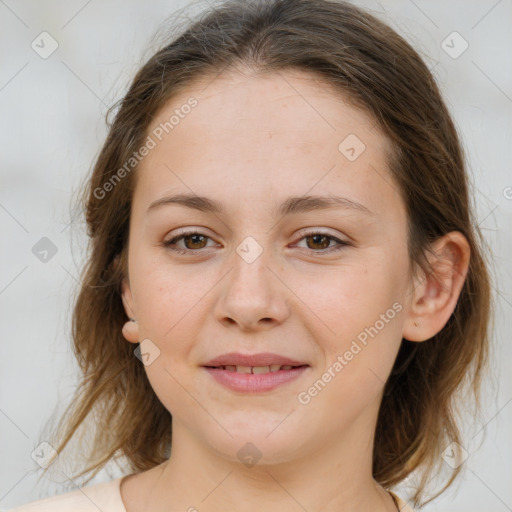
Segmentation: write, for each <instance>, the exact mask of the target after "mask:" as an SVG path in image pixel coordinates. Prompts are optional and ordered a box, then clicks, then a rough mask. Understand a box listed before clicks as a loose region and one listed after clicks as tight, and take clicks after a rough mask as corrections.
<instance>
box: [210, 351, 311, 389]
mask: <svg viewBox="0 0 512 512" xmlns="http://www.w3.org/2000/svg"><path fill="white" fill-rule="evenodd" d="M309 367H310V366H309V364H307V363H305V362H301V361H295V360H292V359H289V358H287V357H283V356H279V355H277V354H269V353H265V354H253V355H245V354H236V353H231V354H224V355H223V356H219V357H217V358H215V359H213V360H211V361H209V362H208V363H206V364H204V365H203V368H204V369H205V370H206V371H207V372H208V373H209V374H210V376H211V377H213V379H214V380H215V381H216V382H218V383H219V384H221V385H223V386H224V387H226V388H228V389H230V390H232V391H237V392H241V393H258V392H265V391H271V390H273V389H276V388H277V387H280V386H282V385H284V384H286V383H288V382H291V381H293V380H295V379H296V378H298V377H299V376H301V375H302V374H303V373H304V372H305V371H306V370H307V369H308V368H309Z"/></svg>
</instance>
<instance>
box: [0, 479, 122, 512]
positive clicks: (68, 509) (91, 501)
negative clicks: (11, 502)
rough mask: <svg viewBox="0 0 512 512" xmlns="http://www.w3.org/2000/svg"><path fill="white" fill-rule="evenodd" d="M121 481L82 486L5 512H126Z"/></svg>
mask: <svg viewBox="0 0 512 512" xmlns="http://www.w3.org/2000/svg"><path fill="white" fill-rule="evenodd" d="M120 481H121V479H120V478H118V479H116V480H112V481H110V482H104V483H100V484H94V485H89V486H84V487H82V488H80V489H76V490H74V491H70V492H67V493H64V494H59V495H57V496H51V497H48V498H42V499H39V500H36V501H31V502H30V503H26V504H25V505H21V506H19V507H16V508H14V509H11V510H9V511H7V512H47V511H48V512H49V511H52V512H97V511H98V508H99V509H100V510H103V511H104V512H126V510H125V508H124V506H123V502H122V500H121V496H120V494H119V484H120Z"/></svg>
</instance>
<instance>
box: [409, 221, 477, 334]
mask: <svg viewBox="0 0 512 512" xmlns="http://www.w3.org/2000/svg"><path fill="white" fill-rule="evenodd" d="M427 258H428V260H429V264H430V270H429V271H428V272H426V273H425V272H423V273H422V275H421V277H420V278H419V280H418V281H417V282H416V283H415V287H414V288H413V290H412V291H411V292H410V293H411V300H410V306H409V308H408V313H407V316H406V318H405V320H404V328H403V332H402V336H403V337H404V338H405V339H407V340H409V341H425V340H428V339H430V338H432V337H433V336H435V335H436V334H437V333H438V332H439V331H441V330H442V328H443V327H444V326H445V325H446V323H447V322H448V319H449V318H450V316H451V315H452V313H453V311H454V309H455V306H456V305H457V301H458V299H459V295H460V292H461V290H462V287H463V285H464V281H465V279H466V275H467V271H468V267H469V258H470V248H469V243H468V241H467V240H466V238H465V237H464V235H463V234H462V233H459V232H458V231H453V232H450V233H448V234H446V235H444V236H443V237H441V238H439V239H437V240H436V241H435V242H434V243H433V244H432V246H431V251H430V252H429V254H428V255H427Z"/></svg>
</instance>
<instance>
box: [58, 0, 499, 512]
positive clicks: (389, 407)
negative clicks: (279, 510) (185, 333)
mask: <svg viewBox="0 0 512 512" xmlns="http://www.w3.org/2000/svg"><path fill="white" fill-rule="evenodd" d="M239 67H250V68H251V69H253V70H255V71H257V72H259V71H260V72H276V71H280V70H286V69H298V70H302V71H307V72H309V73H314V74H315V75H316V76H317V77H321V78H322V79H323V81H324V83H326V84H328V85H330V86H333V87H334V88H335V90H337V91H339V93H340V96H342V97H343V98H345V99H346V98H348V99H349V100H350V101H351V102H352V103H353V104H354V105H356V106H358V107H360V108H363V109H365V110H366V111H368V112H369V113H370V114H371V115H372V116H373V117H374V118H375V120H376V122H377V124H378V126H379V127H380V129H381V130H382V132H383V133H384V134H385V135H386V136H387V137H388V139H389V140H390V141H391V143H392V146H393V157H392V161H391V162H390V165H389V169H390V172H391V173H392V175H393V177H394V180H395V182H396V184H397V185H398V188H399V190H400V192H401V194H402V197H403V199H404V202H405V205H406V209H407V213H408V224H409V233H408V244H409V254H410V258H411V262H414V263H416V264H418V265H419V266H420V267H421V268H423V269H424V270H426V271H428V266H427V263H426V260H425V254H426V252H427V251H428V249H429V244H430V243H431V242H432V241H434V240H436V239H437V238H438V237H440V236H442V235H444V234H446V233H448V232H450V231H454V230H455V231H459V232H461V233H462V234H463V235H464V236H465V237H466V238H467V240H468V242H469V245H470V249H471V260H470V265H469V271H468V274H467V277H466V280H465V283H464V286H463V289H462V292H461V294H460V298H459V301H458V303H457V306H456V308H455V311H454V313H453V314H452V316H451V317H450V319H449V320H448V322H447V324H446V326H445V327H444V328H443V329H442V330H441V332H439V333H438V334H437V335H436V336H434V337H433V338H432V339H431V340H429V341H427V342H424V343H411V342H409V341H407V340H402V344H401V347H400V350H399V353H398V356H397V359H396V362H395V364H394V367H393V370H392V372H391V375H390V377H389V379H388V381H387V382H386V385H385V389H384V396H383V400H382V404H381V407H380V412H379V417H378V422H377V427H376V434H375V442H374V452H373V476H374V478H375V479H376V480H377V482H379V483H380V484H381V485H383V486H385V487H391V486H393V485H395V484H397V483H398V482H400V481H401V480H403V479H404V478H405V477H407V476H408V475H409V474H410V473H411V472H412V471H414V470H416V469H417V468H421V469H423V472H422V473H421V474H422V478H421V481H420V482H419V484H418V485H417V487H416V489H415V494H414V496H413V500H414V503H415V504H416V505H417V504H418V503H419V502H420V498H421V497H422V496H423V493H424V491H425V485H426V483H427V482H428V480H429V479H430V477H431V476H432V475H433V474H435V469H436V468H438V467H439V465H440V464H442V459H441V457H440V454H441V452H442V451H443V450H444V449H445V448H446V446H447V445H448V444H450V443H451V442H453V441H455V442H459V443H461V441H460V433H459V427H458V422H457V415H456V411H457V409H456V405H457V403H458V402H457V400H460V398H461V397H460V396H459V395H460V393H459V392H460V391H461V390H462V389H466V387H467V389H468V390H470V391H471V392H472V396H473V397H474V398H475V403H476V404H477V405H479V393H480V388H481V380H482V376H483V370H484V367H485V363H486V361H487V358H488V351H489V349H488V340H489V333H488V323H489V319H490V302H491V296H490V280H489V274H488V271H487V268H486V264H485V261H484V258H483V253H482V247H483V241H482V237H481V234H480V232H479V230H478V227H477V225H476V222H475V221H474V218H473V216H472V207H471V204H470V197H469V191H468V177H467V175H466V170H465V163H464V158H463V153H462V149H461V145H460V142H459V138H458V135H457V132H456V129H455V127H454V124H453V122H452V120H451V118H450V115H449V113H448V110H447V108H446V106H445V104H444V102H443V100H442V98H441V95H440V92H439V89H438V87H437V85H436V83H435V81H434V79H433V77H432V75H431V73H430V72H429V70H428V68H427V66H426V65H425V64H424V62H423V61H422V59H421V58H420V56H419V55H418V54H417V53H416V51H414V50H413V49H412V48H411V46H410V45H409V44H408V43H407V42H406V41H405V40H404V39H403V38H402V37H400V36H399V35H398V34H397V33H395V32H394V31H393V30H392V29H391V28H389V27H388V26H387V25H386V24H384V23H382V22H381V21H379V20H377V19H376V18H374V17H373V16H372V15H370V14H368V13H366V12H364V11H362V10H360V9H359V8H356V7H354V6H353V5H351V4H349V3H346V2H343V1H334V0H332V1H329V0H293V1H292V0H270V1H247V0H235V1H228V2H225V3H223V4H221V5H219V6H217V7H216V8H214V9H211V10H209V11H207V12H205V13H202V14H201V16H200V17H199V18H198V19H196V20H194V21H193V22H192V23H190V24H189V26H188V27H187V28H186V30H184V31H183V32H182V33H181V34H179V35H178V36H176V37H175V38H174V40H173V41H172V42H170V43H168V44H167V45H166V46H165V47H164V48H162V49H161V50H160V51H158V52H157V53H156V54H155V55H154V56H153V57H152V58H150V59H149V61H148V62H147V63H146V64H145V65H144V66H143V67H142V68H141V69H140V71H139V72H138V73H137V75H136V77H135V79H134V80H133V83H132V85H131V87H130V89H129V91H128V93H127V94H126V95H125V97H124V98H123V99H122V100H121V102H120V103H119V105H116V108H118V110H117V112H116V114H115V119H114V120H113V122H112V123H111V124H110V125H109V128H110V131H109V134H108V137H107V140H106V142H105V144H104V146H103V148H102V150H101V152H100V154H99V156H98V159H97V161H96V164H95V167H94V170H93V173H92V176H91V177H90V180H89V182H88V184H87V187H86V188H85V189H84V191H83V193H84V196H83V198H82V200H83V201H84V206H85V212H86V221H87V227H88V234H89V236H90V254H89V255H88V260H87V264H86V266H85V268H84V270H83V274H82V276H81V288H80V290H79V294H78V296H77V300H76V304H75V307H74V311H73V322H72V334H73V342H74V352H75V355H76V357H77V360H78V362H79V364H80V367H81V370H82V372H83V377H82V379H81V382H80V385H79V387H78V390H77V391H76V396H75V399H74V400H73V402H72V404H71V405H70V406H69V407H68V408H67V409H66V414H65V415H63V416H62V418H61V420H60V423H59V427H58V429H57V432H58V435H56V439H58V444H56V445H54V446H56V447H57V451H58V452H61V450H63V448H64V447H66V445H67V444H68V442H69V441H70V440H71V439H72V438H73V436H76V435H77V433H78V431H79V428H80V427H83V425H84V422H85V420H86V419H88V418H93V426H92V427H91V430H92V429H94V428H95V429H96V430H95V433H94V435H93V437H92V445H91V446H90V448H88V452H87V460H88V465H87V466H86V467H85V469H83V470H82V471H81V472H80V473H79V474H78V475H77V476H82V475H85V474H87V473H90V472H94V473H93V475H92V476H91V478H92V477H93V476H94V475H96V474H97V472H98V471H99V470H100V469H101V468H102V467H103V466H104V465H105V464H106V463H107V462H108V461H109V460H110V459H112V458H114V459H116V458H117V457H119V456H123V457H125V458H126V460H127V461H128V463H129V465H130V467H131V468H132V469H133V470H135V471H143V470H146V469H149V468H151V467H153V466H155V465H157V464H160V463H162V462H163V461H164V460H166V459H167V458H168V456H169V449H170V442H171V424H172V422H171V415H170V413H169V412H168V411H167V410H166V409H165V408H164V406H163V405H162V404H161V403H160V401H159V400H158V398H157V396H156V395H155V393H154V392H153V390H152V388H151V386H150V384H149V381H148V379H147V377H146V373H145V371H144V367H143V365H142V364H141V362H140V361H139V360H138V359H137V358H136V357H134V354H133V345H132V344H130V343H128V342H126V340H125V339H124V338H123V336H122V333H121V330H122V327H123V325H124V323H125V322H126V321H127V318H126V314H125V311H124V309H123V306H122V302H121V298H120V282H121V279H122V277H123V276H124V275H125V272H126V269H127V266H126V257H127V248H128V247H127V245H128V244H127V240H128V232H129V219H130V211H131V200H132V196H133V191H134V186H135V177H136V168H134V170H133V171H132V172H129V173H127V174H126V176H125V177H123V179H121V180H118V182H116V184H115V186H114V187H111V190H109V192H108V193H103V192H102V193H99V192H98V191H101V190H103V191H105V190H106V188H105V187H104V185H105V183H106V182H108V181H109V180H112V179H113V177H114V175H115V174H116V172H117V171H118V170H119V169H120V168H122V167H123V165H124V164H125V163H126V162H127V161H128V160H129V159H130V157H131V156H132V155H133V153H134V152H136V151H137V150H138V149H139V148H140V147H141V146H142V145H143V143H144V141H145V139H146V137H147V135H148V133H147V131H148V126H149V123H150V122H151V120H152V119H153V118H154V116H155V115H156V114H157V113H158V112H159V110H160V109H162V107H163V106H164V105H166V104H167V103H168V101H169V100H170V99H171V98H172V97H173V96H175V95H176V94H177V93H178V92H181V91H183V90H186V88H187V87H188V86H190V85H191V84H192V82H193V81H194V80H198V79H202V78H205V77H208V76H214V75H215V74H219V73H222V72H225V71H232V70H236V69H237V68H239ZM117 259H119V262H120V264H119V265H117V264H116V261H117ZM469 383H471V385H470V386H469ZM466 385H468V386H466ZM456 399H457V400H456ZM459 471H460V467H459V468H457V469H455V470H454V471H453V473H452V474H451V475H450V478H449V479H448V481H447V483H446V485H445V486H444V487H443V488H442V490H441V491H440V492H438V493H437V494H436V496H438V495H439V494H440V493H441V492H443V491H444V490H445V489H446V488H447V487H448V486H449V485H450V484H451V483H452V482H453V480H454V478H455V477H456V475H457V474H458V473H459ZM89 480H90V479H89ZM89 480H87V481H89ZM431 499H433V498H431ZM428 501H430V500H428Z"/></svg>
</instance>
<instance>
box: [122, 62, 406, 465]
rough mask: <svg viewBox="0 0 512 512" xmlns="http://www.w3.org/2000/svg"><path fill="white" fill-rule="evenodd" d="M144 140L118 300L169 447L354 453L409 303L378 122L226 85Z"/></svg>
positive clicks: (274, 84) (294, 88) (300, 90)
mask: <svg viewBox="0 0 512 512" xmlns="http://www.w3.org/2000/svg"><path fill="white" fill-rule="evenodd" d="M207 84H208V85H207ZM187 105H188V107H187ZM173 116H174V117H173ZM166 123H167V124H166ZM148 135H149V136H150V138H151V141H150V140H149V139H148V140H147V148H148V151H147V153H148V154H147V155H146V156H145V157H144V158H143V159H142V161H141V164H140V166H139V168H138V170H137V173H138V182H137V185H136V190H135V193H134V198H133V206H132V215H131V224H130V241H129V253H128V254H129V256H128V258H129V265H128V271H129V282H128V281H125V283H124V286H123V300H124V303H125V307H126V309H127V313H128V314H129V315H130V316H134V317H135V318H136V319H137V324H136V326H137V327H136V328H137V329H138V334H137V336H136V337H134V338H132V339H130V341H133V342H137V341H139V340H145V341H144V342H143V343H142V344H141V347H142V352H143V354H145V355H144V356H143V359H144V362H145V369H146V371H147V375H148V378H149V380H150V382H151V385H152V387H153V389H154V390H155V392H156V394H157V395H158V397H159V399H160V400H161V402H162V403H163V404H164V406H165V407H166V408H167V409H168V410H169V411H170V412H171V414H172V416H173V434H174V435H175V436H179V435H180V432H182V433H184V432H187V434H186V435H187V436H189V439H193V440H194V442H195V443H197V445H200V446H202V447H206V448H208V449H210V448H211V449H213V450H214V451H215V452H216V453H218V454H222V456H224V457H225V458H228V459H232V460H236V459H237V458H238V459H240V460H242V458H246V457H247V456H249V458H251V457H252V459H254V460H255V461H256V460H257V459H259V457H260V456H261V457H262V459H261V461H262V462H268V463H275V462H279V461H281V462H282V461H288V460H293V459H296V458H297V457H302V456H306V455H307V454H308V453H311V452H312V451H313V450H314V451H318V450H321V449H326V447H327V448H328V449H333V448H334V445H336V444H337V443H347V442H350V443H351V447H352V448H351V449H353V450H366V451H367V450H368V439H369V438H370V436H372V435H373V430H374V427H375V420H376V417H377V412H378V407H379V404H380V401H381V397H382V390H383V387H384V383H385V381H386V379H387V377H388V375H389V372H390V370H391V368H392V365H393V362H394V360H395V357H396V354H397V351H398V348H399V346H400V343H401V340H402V329H403V325H404V317H405V315H406V313H407V308H408V303H407V300H408V297H409V296H410V290H411V284H410V269H409V263H408V254H407V239H406V235H407V219H406V212H405V208H404V204H403V201H402V199H401V197H400V195H399V193H398V187H397V186H396V185H395V183H394V181H393V179H392V178H391V175H390V172H389V169H388V167H387V161H386V154H387V153H388V151H389V147H388V143H387V140H386V139H385V138H384V136H383V135H382V134H381V133H380V132H379V130H378V128H377V127H376V124H375V122H374V121H373V120H372V119H371V118H370V117H369V116H368V115H366V114H365V113H363V112H361V111H359V110H356V109H355V108H353V107H352V106H350V105H348V104H347V103H345V102H344V101H343V100H342V98H341V97H340V96H339V94H335V93H334V92H333V91H331V90H330V89H328V88H327V87H326V86H325V85H324V84H322V83H321V82H319V81H318V80H315V78H314V77H312V76H311V75H308V74H305V73H302V72H297V71H293V72H292V71H287V72H284V73H280V74H269V75H265V76H259V77H256V76H254V75H252V76H251V75H250V74H247V75H243V74H230V75H221V76H220V77H217V78H215V79H213V80H212V79H211V78H210V80H209V81H206V80H205V81H204V82H203V83H202V84H201V85H197V84H196V86H194V87H190V88H189V89H188V90H187V91H186V92H182V93H180V95H179V96H176V97H174V98H173V99H172V101H171V102H170V103H169V104H168V105H167V106H166V108H164V109H163V110H162V111H161V112H160V113H159V115H158V117H157V118H156V119H155V120H154V122H153V124H152V125H151V127H150V129H149V132H148ZM153 146H154V147H153ZM178 195H181V196H182V199H183V197H184V196H185V195H186V196H200V197H201V198H204V199H201V200H199V199H191V198H189V199H187V200H186V201H178V200H176V201H170V200H169V201H165V200H164V198H167V197H171V196H178ZM183 232H191V233H193V234H191V235H190V234H189V235H188V236H185V237H184V238H183V237H182V238H180V235H182V234H183ZM173 240H174V241H173ZM171 241H173V242H172V243H171V244H170V245H167V246H166V245H165V244H166V243H167V242H171ZM244 356H247V357H245V358H244ZM283 366H284V368H282V367H283ZM290 367H292V368H290ZM340 434H342V435H340ZM246 443H251V445H247V444H246ZM252 459H251V460H252Z"/></svg>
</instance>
